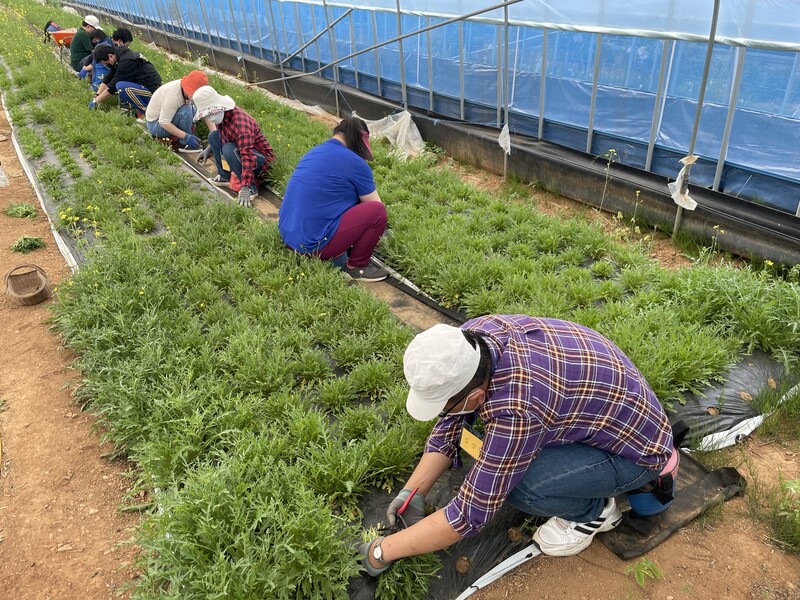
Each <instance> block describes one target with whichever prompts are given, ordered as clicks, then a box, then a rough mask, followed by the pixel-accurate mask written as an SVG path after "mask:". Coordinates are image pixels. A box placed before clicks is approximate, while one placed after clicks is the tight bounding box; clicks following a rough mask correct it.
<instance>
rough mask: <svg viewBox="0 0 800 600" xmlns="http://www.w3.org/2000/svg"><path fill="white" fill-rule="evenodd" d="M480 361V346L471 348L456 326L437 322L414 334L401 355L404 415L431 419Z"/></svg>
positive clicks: (467, 380)
mask: <svg viewBox="0 0 800 600" xmlns="http://www.w3.org/2000/svg"><path fill="white" fill-rule="evenodd" d="M480 360H481V351H480V347H478V348H473V347H472V344H470V343H469V341H468V340H467V338H465V337H464V334H463V332H462V331H461V329H459V328H458V327H452V326H450V325H445V324H444V323H439V324H438V325H434V326H433V327H431V328H430V329H426V330H425V331H423V332H422V333H420V334H418V335H417V336H416V337H414V339H413V340H411V343H410V344H409V345H408V348H406V352H405V354H404V355H403V371H404V372H405V375H406V380H407V381H408V385H409V386H410V387H411V390H410V391H409V392H408V400H406V410H407V411H408V414H410V415H411V416H412V417H414V418H415V419H416V420H417V421H430V420H431V419H433V418H434V417H435V416H436V415H438V414H439V413H440V412H442V409H444V407H445V405H446V404H447V401H448V400H449V399H450V398H452V397H453V396H455V395H456V394H457V393H458V392H460V391H461V390H463V389H464V388H465V387H466V386H467V384H468V383H469V382H470V381H471V380H472V378H473V377H474V376H475V373H476V372H477V370H478V365H479V364H480Z"/></svg>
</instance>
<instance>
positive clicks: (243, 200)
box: [239, 185, 250, 208]
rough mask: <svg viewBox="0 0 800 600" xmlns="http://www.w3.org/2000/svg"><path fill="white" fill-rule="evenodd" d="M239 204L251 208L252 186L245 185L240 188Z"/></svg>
mask: <svg viewBox="0 0 800 600" xmlns="http://www.w3.org/2000/svg"><path fill="white" fill-rule="evenodd" d="M239 206H246V207H247V208H250V186H249V185H243V186H242V189H240V190H239Z"/></svg>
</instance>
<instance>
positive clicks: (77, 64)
mask: <svg viewBox="0 0 800 600" xmlns="http://www.w3.org/2000/svg"><path fill="white" fill-rule="evenodd" d="M99 28H100V21H99V19H98V18H97V17H95V16H94V15H86V16H85V17H84V18H83V22H82V23H81V26H80V27H78V30H77V31H76V32H75V36H74V37H73V38H72V41H71V42H70V43H69V64H70V66H71V67H72V70H73V71H75V72H78V71H80V70H81V67H82V66H83V65H82V64H81V63H82V61H83V59H84V58H86V57H87V56H89V55H90V54H91V53H92V40H91V38H90V37H89V36H90V35H91V34H92V32H93V31H94V30H95V29H99Z"/></svg>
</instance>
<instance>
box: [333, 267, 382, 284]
mask: <svg viewBox="0 0 800 600" xmlns="http://www.w3.org/2000/svg"><path fill="white" fill-rule="evenodd" d="M342 271H344V274H345V275H346V276H347V277H349V278H350V279H360V280H361V281H370V282H374V281H383V280H384V279H386V278H387V277H388V276H389V273H387V272H386V271H384V270H383V269H381V268H380V267H376V266H375V265H366V266H364V267H348V266H347V265H345V266H344V267H343V268H342Z"/></svg>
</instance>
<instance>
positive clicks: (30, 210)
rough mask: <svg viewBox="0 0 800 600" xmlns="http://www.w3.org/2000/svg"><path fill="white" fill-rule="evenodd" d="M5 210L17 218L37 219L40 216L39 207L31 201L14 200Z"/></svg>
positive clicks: (10, 215) (7, 213)
mask: <svg viewBox="0 0 800 600" xmlns="http://www.w3.org/2000/svg"><path fill="white" fill-rule="evenodd" d="M3 212H4V213H5V214H6V215H8V216H9V217H15V218H17V219H35V218H37V217H38V216H39V211H38V209H37V208H36V207H35V206H34V205H33V204H31V203H29V202H12V203H11V204H9V205H8V206H7V207H6V209H5V210H4V211H3Z"/></svg>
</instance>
